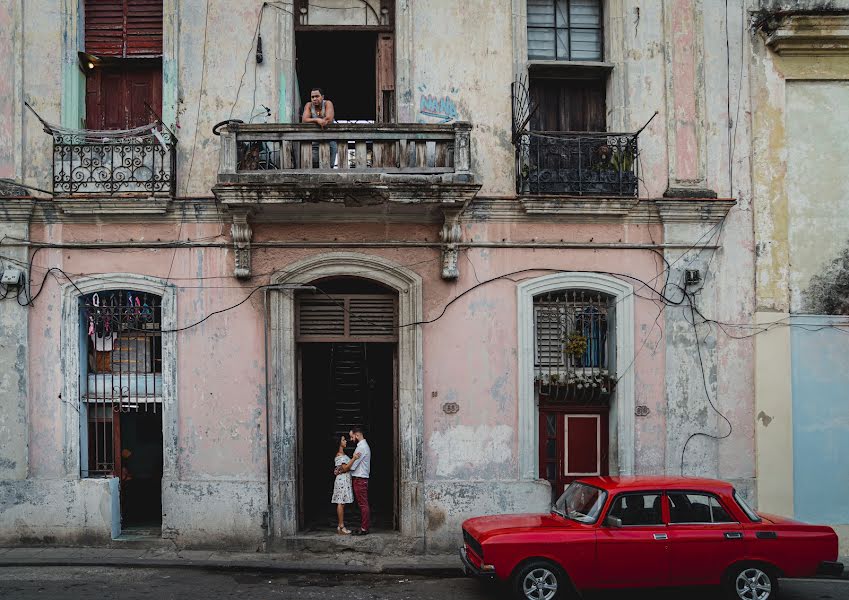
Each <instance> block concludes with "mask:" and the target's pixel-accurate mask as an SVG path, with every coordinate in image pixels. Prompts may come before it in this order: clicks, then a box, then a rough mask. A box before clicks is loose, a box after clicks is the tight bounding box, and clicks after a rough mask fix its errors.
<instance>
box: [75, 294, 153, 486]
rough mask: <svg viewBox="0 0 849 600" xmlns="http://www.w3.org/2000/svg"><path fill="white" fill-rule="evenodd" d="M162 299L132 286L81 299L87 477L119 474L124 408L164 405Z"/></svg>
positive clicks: (84, 468)
mask: <svg viewBox="0 0 849 600" xmlns="http://www.w3.org/2000/svg"><path fill="white" fill-rule="evenodd" d="M161 301H162V299H161V297H160V296H157V295H155V294H150V293H144V292H136V291H133V290H105V291H100V292H96V293H92V294H87V295H86V296H83V297H82V298H81V300H80V324H81V327H80V333H81V335H80V357H81V361H80V362H81V364H80V409H81V410H80V423H81V434H82V440H81V441H82V443H81V444H80V450H81V454H82V456H81V461H80V465H81V470H82V476H83V477H111V476H119V475H120V472H121V439H120V438H121V425H120V417H121V414H122V413H128V412H131V411H137V412H141V411H144V412H151V411H152V412H158V411H161V410H162V406H161V402H162V325H161V322H162V308H161Z"/></svg>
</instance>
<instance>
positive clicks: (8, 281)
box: [0, 267, 23, 285]
mask: <svg viewBox="0 0 849 600" xmlns="http://www.w3.org/2000/svg"><path fill="white" fill-rule="evenodd" d="M22 278H23V273H21V270H20V269H16V268H14V267H6V268H5V269H3V276H2V277H0V283H2V284H3V285H21V279H22Z"/></svg>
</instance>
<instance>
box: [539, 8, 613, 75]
mask: <svg viewBox="0 0 849 600" xmlns="http://www.w3.org/2000/svg"><path fill="white" fill-rule="evenodd" d="M601 19H602V6H601V1H600V0H528V58H529V59H530V60H573V61H601V60H603V48H602V33H603V28H602V20H601Z"/></svg>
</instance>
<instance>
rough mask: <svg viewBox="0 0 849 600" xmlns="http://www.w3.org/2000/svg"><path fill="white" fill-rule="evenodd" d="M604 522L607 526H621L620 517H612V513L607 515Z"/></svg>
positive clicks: (617, 527)
mask: <svg viewBox="0 0 849 600" xmlns="http://www.w3.org/2000/svg"><path fill="white" fill-rule="evenodd" d="M604 524H605V525H606V526H607V527H613V528H616V529H619V528H620V527H622V519H620V518H619V517H614V516H613V515H608V517H607V518H606V519H605V520H604Z"/></svg>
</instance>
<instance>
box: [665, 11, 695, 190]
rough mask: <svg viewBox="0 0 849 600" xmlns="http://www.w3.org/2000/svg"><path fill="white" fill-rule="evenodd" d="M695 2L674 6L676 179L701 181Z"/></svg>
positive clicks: (673, 61) (673, 59)
mask: <svg viewBox="0 0 849 600" xmlns="http://www.w3.org/2000/svg"><path fill="white" fill-rule="evenodd" d="M693 15H694V9H693V3H692V1H691V0H673V2H672V26H673V37H672V57H671V60H672V81H673V88H674V97H673V105H674V107H675V108H674V110H675V120H674V122H675V125H676V128H675V175H676V176H677V177H678V179H690V180H695V179H698V178H699V165H698V159H699V152H698V150H699V148H698V139H697V133H696V132H697V126H698V123H697V113H696V85H697V82H698V79H699V76H698V75H697V73H696V52H695V43H696V41H695V31H694V28H695V20H694V18H693Z"/></svg>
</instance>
